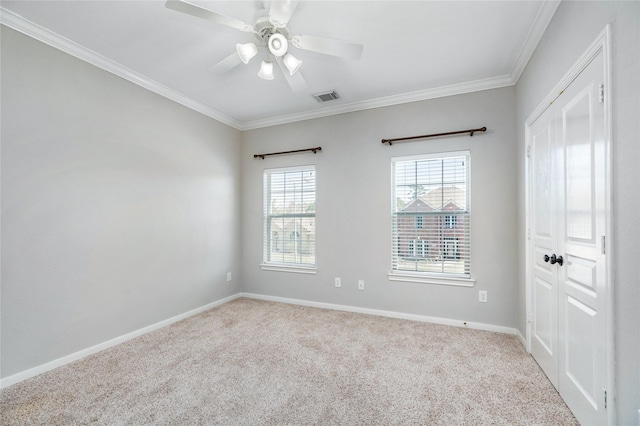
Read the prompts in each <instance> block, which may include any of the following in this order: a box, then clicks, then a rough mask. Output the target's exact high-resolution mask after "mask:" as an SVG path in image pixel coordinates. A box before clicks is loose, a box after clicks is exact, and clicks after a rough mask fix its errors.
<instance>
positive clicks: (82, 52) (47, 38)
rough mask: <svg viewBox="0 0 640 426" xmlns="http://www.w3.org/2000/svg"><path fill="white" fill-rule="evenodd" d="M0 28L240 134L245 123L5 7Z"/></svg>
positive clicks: (0, 12) (2, 10)
mask: <svg viewBox="0 0 640 426" xmlns="http://www.w3.org/2000/svg"><path fill="white" fill-rule="evenodd" d="M0 24H2V25H5V26H7V27H9V28H11V29H14V30H16V31H19V32H21V33H23V34H25V35H27V36H29V37H31V38H34V39H36V40H38V41H41V42H43V43H45V44H48V45H49V46H52V47H54V48H56V49H59V50H61V51H63V52H65V53H68V54H69V55H71V56H74V57H76V58H78V59H80V60H82V61H85V62H88V63H90V64H91V65H94V66H96V67H98V68H101V69H103V70H105V71H107V72H110V73H112V74H115V75H117V76H119V77H122V78H124V79H125V80H128V81H130V82H132V83H134V84H137V85H138V86H141V87H143V88H145V89H147V90H150V91H152V92H154V93H157V94H158V95H160V96H164V97H165V98H167V99H170V100H172V101H174V102H177V103H179V104H181V105H183V106H185V107H187V108H190V109H192V110H194V111H197V112H199V113H201V114H204V115H206V116H208V117H211V118H213V119H215V120H218V121H220V122H221V123H224V124H226V125H228V126H231V127H233V128H235V129H238V130H239V128H240V127H241V126H242V123H241V122H239V121H238V120H235V119H234V118H232V117H229V116H228V115H226V114H223V113H221V112H220V111H217V110H215V109H213V108H211V107H209V106H206V105H204V104H202V103H200V102H197V101H195V100H194V99H191V98H190V97H188V96H185V95H183V94H182V93H180V92H177V91H175V90H173V89H171V88H169V87H167V86H164V85H162V84H160V83H158V82H157V81H154V80H152V79H150V78H149V77H147V76H145V75H142V74H140V73H138V72H136V71H134V70H132V69H129V68H127V67H125V66H124V65H122V64H119V63H118V62H115V61H113V60H111V59H109V58H106V57H105V56H102V55H101V54H99V53H97V52H94V51H93V50H90V49H87V48H86V47H84V46H82V45H79V44H78V43H75V42H73V41H71V40H69V39H67V38H65V37H63V36H61V35H59V34H57V33H55V32H53V31H51V30H48V29H46V28H44V27H42V26H40V25H38V24H35V23H33V22H31V21H29V20H27V19H25V18H23V17H22V16H20V15H18V14H16V13H14V12H12V11H10V10H8V9H5V8H4V7H2V6H0Z"/></svg>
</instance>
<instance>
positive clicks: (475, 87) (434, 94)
mask: <svg viewBox="0 0 640 426" xmlns="http://www.w3.org/2000/svg"><path fill="white" fill-rule="evenodd" d="M514 84H515V82H514V81H513V80H512V78H511V76H509V75H504V76H500V77H492V78H487V79H483V80H475V81H470V82H466V83H460V84H452V85H449V86H442V87H436V88H433V89H427V90H419V91H416V92H409V93H403V94H400V95H393V96H385V97H381V98H376V99H371V100H366V101H360V102H353V103H349V104H344V105H339V106H335V107H329V108H322V109H316V110H313V111H306V112H301V113H295V114H289V115H282V116H279V117H273V118H267V119H264V120H254V121H248V122H245V123H244V124H243V125H242V126H241V127H240V130H242V131H244V130H254V129H260V128H263V127H270V126H277V125H280V124H288V123H294V122H296V121H303V120H310V119H313V118H322V117H328V116H331V115H338V114H346V113H349V112H356V111H364V110H367V109H374V108H382V107H387V106H393V105H399V104H406V103H410V102H419V101H424V100H427V99H436V98H444V97H447V96H454V95H461V94H464V93H472V92H479V91H482V90H489V89H498V88H501V87H507V86H513V85H514Z"/></svg>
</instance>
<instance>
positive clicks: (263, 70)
mask: <svg viewBox="0 0 640 426" xmlns="http://www.w3.org/2000/svg"><path fill="white" fill-rule="evenodd" d="M258 77H260V78H262V79H264V80H273V62H267V61H264V60H263V61H262V65H260V71H258Z"/></svg>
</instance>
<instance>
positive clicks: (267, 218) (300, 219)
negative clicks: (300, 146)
mask: <svg viewBox="0 0 640 426" xmlns="http://www.w3.org/2000/svg"><path fill="white" fill-rule="evenodd" d="M315 241H316V172H315V167H314V166H305V167H298V168H290V169H268V170H265V172H264V236H263V242H264V250H263V253H264V258H263V261H264V264H267V265H281V266H287V265H289V266H294V267H295V266H314V265H315V263H316V253H315V252H316V250H315V247H316V244H315Z"/></svg>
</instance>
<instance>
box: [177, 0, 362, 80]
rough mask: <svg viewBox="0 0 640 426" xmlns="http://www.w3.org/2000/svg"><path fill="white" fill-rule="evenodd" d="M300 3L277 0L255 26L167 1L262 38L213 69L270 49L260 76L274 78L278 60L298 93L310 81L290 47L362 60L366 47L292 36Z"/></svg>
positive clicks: (220, 69)
mask: <svg viewBox="0 0 640 426" xmlns="http://www.w3.org/2000/svg"><path fill="white" fill-rule="evenodd" d="M297 5H298V0H273V1H272V2H271V7H270V8H269V10H268V11H267V10H266V9H265V10H264V12H263V13H261V14H259V16H258V18H257V19H256V22H255V23H254V24H253V25H252V24H248V23H246V22H242V21H240V20H238V19H235V18H232V17H229V16H226V15H223V14H221V13H218V12H214V11H211V10H209V9H205V8H203V7H200V6H198V5H196V4H193V3H189V2H188V1H184V0H167V2H166V7H167V8H169V9H172V10H176V11H178V12H183V13H187V14H189V15H192V16H196V17H198V18H203V19H206V20H209V21H212V22H216V23H218V24H222V25H226V26H229V27H232V28H235V29H237V30H240V31H244V32H249V33H254V34H255V36H256V38H257V39H258V41H257V42H256V43H244V44H240V43H238V44H236V51H235V52H234V53H232V54H231V55H229V56H228V57H226V58H225V59H223V60H222V61H220V62H218V63H217V64H216V65H214V66H213V67H211V68H210V70H211V71H214V72H217V73H224V72H227V71H229V70H231V69H232V68H234V67H236V66H237V65H239V64H240V63H241V62H242V63H245V64H248V63H249V61H250V60H251V59H252V58H253V57H254V56H256V55H257V54H258V51H259V49H261V48H262V49H264V50H266V57H265V59H263V61H262V65H261V66H260V71H259V72H258V76H259V77H260V78H263V79H265V80H273V79H274V74H273V62H274V61H275V62H276V63H277V64H278V66H279V68H280V69H281V70H282V73H283V75H284V76H285V79H286V80H287V83H289V86H290V87H291V89H292V90H293V91H294V92H299V91H301V90H303V89H305V88H306V86H307V84H306V82H305V80H304V78H303V77H302V75H301V74H300V73H299V72H298V70H299V69H300V66H301V65H302V61H301V60H299V59H298V58H296V57H295V56H293V54H292V53H291V52H290V51H289V47H290V46H294V47H296V48H298V49H303V50H310V51H313V52H318V53H323V54H326V55H332V56H338V57H342V58H349V59H359V58H360V56H361V55H362V50H363V46H362V45H361V44H357V43H350V42H346V41H341V40H334V39H330V38H324V37H316V36H309V35H291V33H290V31H289V28H288V24H289V20H290V18H291V15H293V12H294V11H295V9H296V6H297Z"/></svg>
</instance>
